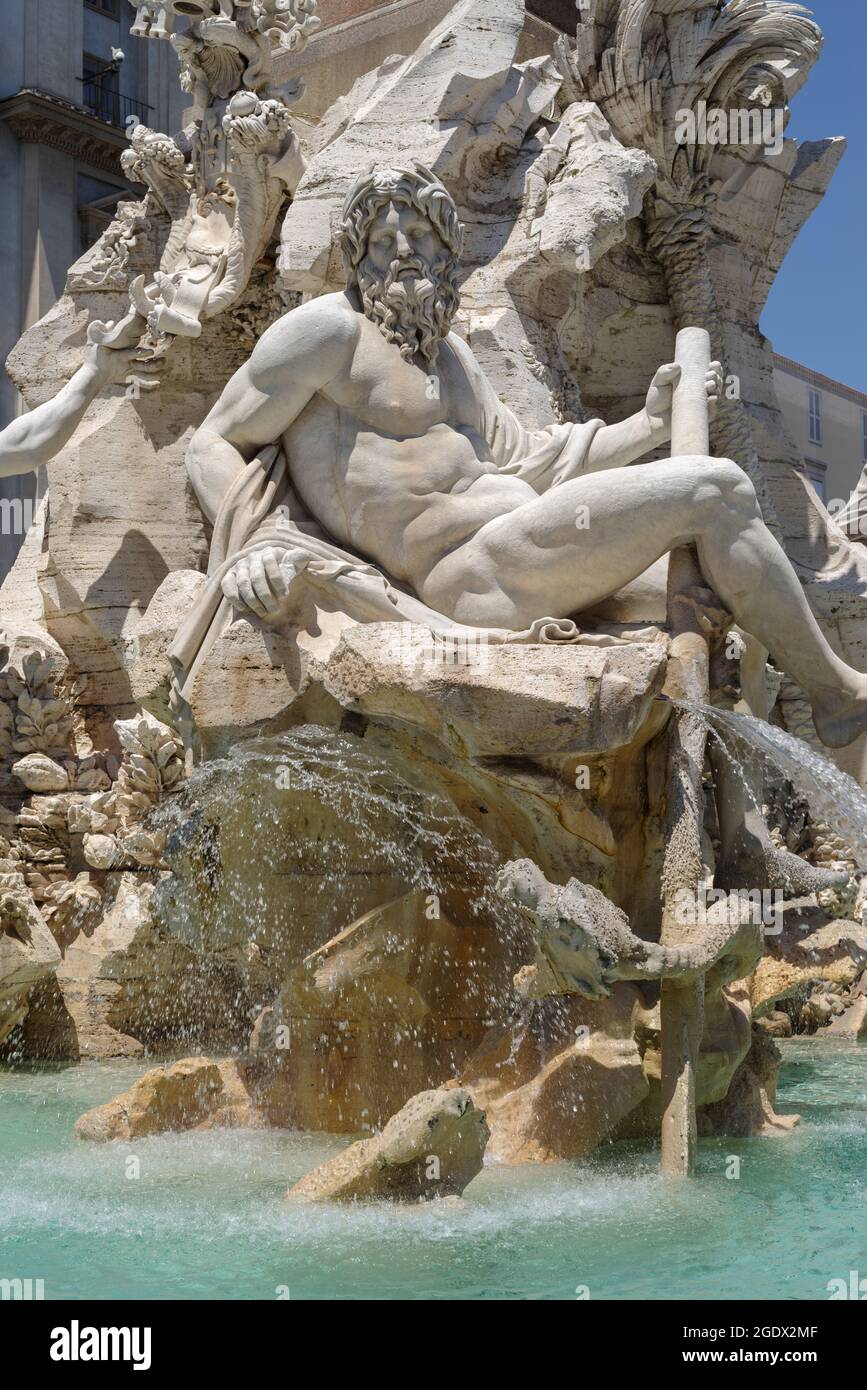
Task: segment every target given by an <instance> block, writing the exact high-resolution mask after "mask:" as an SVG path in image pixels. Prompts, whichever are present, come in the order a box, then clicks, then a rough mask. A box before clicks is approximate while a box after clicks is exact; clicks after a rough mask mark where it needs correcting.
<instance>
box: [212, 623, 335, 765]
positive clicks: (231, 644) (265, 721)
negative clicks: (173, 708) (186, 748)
mask: <svg viewBox="0 0 867 1390" xmlns="http://www.w3.org/2000/svg"><path fill="white" fill-rule="evenodd" d="M307 681H308V674H307V661H306V657H305V653H304V652H303V651H301V650H299V648H298V647H297V646H296V644H295V643H294V642H292V641H290V640H288V639H287V638H285V637H282V636H280V634H279V633H276V632H270V631H268V630H267V629H265V628H263V627H261V626H260V625H259V624H257V623H252V622H248V621H246V619H243V618H241V619H239V620H237V621H236V622H233V623H231V624H230V626H229V627H227V629H226V631H225V632H224V633H223V635H222V636H221V637H218V638H217V640H216V642H215V643H214V645H213V646H212V647H211V649H210V651H209V652H208V655H207V657H206V658H205V660H204V661H203V662H202V665H201V666H200V668H199V670H198V672H197V674H196V676H195V678H194V680H193V682H192V688H191V690H190V691H189V692H188V695H189V702H190V708H191V710H192V713H193V719H194V720H195V724H196V730H197V732H198V734H199V735H200V737H201V738H202V740H203V742H204V743H205V746H206V747H207V749H208V752H209V754H210V755H211V756H219V755H220V754H221V753H223V752H225V751H226V750H227V748H229V747H230V746H231V744H232V743H234V742H235V741H236V740H237V739H238V738H239V737H242V738H243V737H245V736H247V735H249V734H250V733H251V732H255V733H256V734H261V735H266V734H270V733H276V732H278V731H279V730H280V729H282V728H285V727H286V725H287V724H288V723H289V722H290V720H291V717H292V716H291V715H290V708H291V706H292V705H293V704H294V703H295V701H296V700H297V698H298V696H299V695H300V694H303V692H304V689H305V688H306V685H307Z"/></svg>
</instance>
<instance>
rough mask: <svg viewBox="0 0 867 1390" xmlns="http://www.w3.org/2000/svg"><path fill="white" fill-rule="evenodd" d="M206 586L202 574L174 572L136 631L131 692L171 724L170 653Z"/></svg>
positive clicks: (136, 699) (154, 597)
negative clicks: (184, 619) (184, 621)
mask: <svg viewBox="0 0 867 1390" xmlns="http://www.w3.org/2000/svg"><path fill="white" fill-rule="evenodd" d="M204 583H205V575H204V574H202V573H200V571H199V570H172V572H171V573H170V574H167V575H166V577H165V579H164V580H163V582H162V583H161V584H160V586H159V588H158V589H157V591H156V593H155V594H154V596H153V598H152V599H151V601H150V603H149V604H148V606H147V610H146V611H145V613H144V614H143V615H142V617H141V618H140V619H139V621H138V622H137V623H136V625H135V628H134V630H133V651H134V657H133V662H132V665H131V668H130V689H131V692H132V697H133V699H134V700H135V702H136V704H138V705H141V706H142V707H143V708H144V709H147V710H150V712H151V713H152V714H154V715H156V717H157V719H162V720H164V721H165V722H171V718H172V711H171V708H170V705H169V677H170V675H171V671H170V668H169V663H168V657H167V655H166V654H167V652H168V649H169V647H170V646H171V643H172V638H173V637H174V635H175V633H176V632H177V630H178V627H179V626H180V624H181V621H182V620H183V618H185V617H186V615H187V613H188V611H189V608H190V604H191V603H193V602H194V601H195V599H196V597H197V595H198V594H199V593H200V591H201V588H202V585H203V584H204Z"/></svg>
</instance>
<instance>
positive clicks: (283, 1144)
mask: <svg viewBox="0 0 867 1390" xmlns="http://www.w3.org/2000/svg"><path fill="white" fill-rule="evenodd" d="M781 1046H782V1048H783V1052H784V1056H785V1065H784V1067H783V1071H782V1075H781V1084H780V1090H779V1104H778V1109H780V1110H782V1111H784V1112H786V1111H788V1112H790V1111H793V1110H794V1111H797V1112H799V1113H800V1114H801V1115H802V1117H803V1120H802V1124H801V1125H800V1126H799V1127H798V1128H797V1129H796V1130H795V1131H794V1133H793V1134H792V1135H790V1136H789V1137H787V1138H782V1139H781V1138H754V1139H746V1140H744V1139H724V1140H703V1141H701V1143H700V1146H699V1162H698V1172H697V1176H696V1179H695V1181H694V1182H691V1183H683V1184H681V1183H676V1182H675V1183H673V1182H670V1181H667V1180H665V1179H663V1178H661V1177H660V1176H659V1174H658V1172H657V1171H656V1169H657V1162H658V1155H657V1151H656V1148H655V1146H653V1145H651V1144H648V1145H623V1144H621V1145H615V1146H609V1147H606V1148H603V1149H602V1150H600V1151H598V1152H597V1153H596V1154H595V1155H594V1156H593V1158H592V1159H590V1160H587V1161H585V1162H583V1163H581V1164H577V1165H576V1164H557V1165H551V1166H547V1165H528V1166H526V1167H520V1168H504V1167H497V1166H488V1167H486V1168H485V1170H484V1172H483V1173H482V1174H481V1175H480V1176H479V1177H478V1178H477V1179H476V1180H475V1181H474V1182H473V1183H472V1185H471V1186H470V1188H468V1190H467V1195H466V1197H465V1198H464V1200H463V1202H462V1203H460V1204H452V1203H449V1202H446V1203H435V1204H432V1205H430V1206H426V1207H410V1208H393V1207H371V1206H369V1207H356V1208H348V1209H343V1208H316V1207H313V1208H296V1207H294V1205H290V1204H288V1203H285V1202H283V1201H282V1194H283V1193H284V1191H285V1190H286V1188H287V1187H288V1186H289V1184H290V1182H291V1181H293V1180H294V1179H295V1178H297V1177H299V1176H300V1175H301V1174H302V1173H303V1172H305V1171H307V1170H308V1169H309V1168H312V1167H313V1166H314V1165H315V1164H317V1163H318V1162H320V1161H321V1160H322V1159H323V1158H325V1157H326V1156H328V1155H330V1154H332V1153H335V1152H336V1151H337V1150H338V1149H340V1148H341V1147H342V1146H343V1145H344V1144H345V1142H346V1140H345V1138H343V1137H341V1138H331V1137H328V1136H321V1135H302V1134H296V1133H290V1132H288V1131H281V1130H267V1131H253V1130H251V1131H238V1130H223V1131H220V1130H217V1131H210V1132H205V1133H201V1134H184V1135H165V1136H160V1137H157V1138H152V1139H144V1140H140V1141H137V1142H136V1143H135V1144H133V1145H127V1144H123V1143H119V1144H110V1145H106V1146H96V1145H87V1144H83V1143H80V1142H78V1141H77V1140H76V1139H75V1138H74V1137H73V1133H72V1127H73V1123H74V1121H75V1119H76V1117H77V1116H78V1115H79V1114H80V1113H81V1112H82V1111H83V1110H85V1109H86V1108H87V1107H88V1106H91V1105H95V1104H98V1103H100V1102H101V1101H104V1100H106V1099H107V1098H108V1097H109V1096H111V1095H113V1094H115V1093H116V1092H117V1091H119V1090H121V1089H122V1088H124V1087H126V1086H128V1085H130V1083H131V1082H132V1081H133V1079H134V1078H135V1077H136V1076H137V1075H138V1074H139V1073H140V1072H141V1071H142V1070H144V1066H143V1065H142V1064H140V1063H127V1062H123V1063H103V1064H92V1063H89V1064H85V1065H83V1066H78V1067H74V1068H67V1069H57V1068H54V1069H42V1070H32V1071H17V1072H4V1073H0V1278H2V1277H16V1276H17V1277H22V1278H28V1277H30V1278H34V1279H36V1278H41V1279H44V1281H45V1295H46V1298H49V1299H51V1298H87V1297H94V1298H103V1299H118V1298H185V1299H202V1298H223V1299H275V1298H278V1297H286V1296H287V1294H288V1296H289V1297H290V1298H292V1299H311V1298H328V1299H338V1300H340V1299H389V1298H410V1299H451V1298H460V1299H573V1298H575V1297H577V1296H579V1295H578V1293H577V1292H576V1291H578V1290H580V1288H581V1286H588V1287H589V1291H590V1297H591V1299H625V1298H641V1299H654V1298H674V1299H680V1298H683V1299H686V1298H698V1299H712V1298H755V1299H772V1298H791V1299H816V1298H818V1299H824V1298H827V1297H828V1292H827V1284H828V1281H829V1280H831V1279H834V1278H848V1274H849V1271H850V1270H852V1269H859V1268H860V1270H861V1272H862V1275H863V1274H867V1266H865V1220H864V1211H865V1209H867V1206H865V1204H867V1044H865V1043H861V1044H854V1043H845V1042H832V1041H830V1040H827V1039H822V1040H816V1039H796V1040H791V1041H787V1042H784V1043H782V1044H781ZM729 1155H737V1156H739V1157H740V1160H741V1165H740V1177H739V1178H738V1179H736V1180H735V1179H731V1178H727V1177H726V1171H727V1168H729V1170H730V1168H731V1165H730V1164H728V1157H729ZM130 1156H134V1157H136V1158H138V1160H139V1163H140V1176H139V1177H138V1178H133V1177H128V1176H127V1172H128V1171H130V1165H129V1164H128V1159H129V1157H130ZM663 1270H664V1271H665V1273H664V1277H663V1276H662V1275H661V1274H660V1271H663Z"/></svg>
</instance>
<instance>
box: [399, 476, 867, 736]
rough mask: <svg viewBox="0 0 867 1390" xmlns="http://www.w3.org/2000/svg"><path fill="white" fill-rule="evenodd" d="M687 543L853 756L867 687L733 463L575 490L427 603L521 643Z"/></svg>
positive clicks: (485, 537)
mask: <svg viewBox="0 0 867 1390" xmlns="http://www.w3.org/2000/svg"><path fill="white" fill-rule="evenodd" d="M689 542H694V543H695V544H696V545H697V546H698V553H699V559H700V561H701V567H702V571H703V573H704V575H705V577H706V578H707V580H708V582H709V584H710V585H711V586H712V587H713V589H714V590H715V592H716V593H717V594H719V596H720V598H721V599H722V601H723V603H724V604H725V605H726V607H727V608H728V609H729V611H730V612H731V613H732V614H733V615H734V617H735V619H736V620H737V622H738V623H739V624H740V626H741V627H742V628H744V629H745V630H746V631H747V632H749V633H752V635H753V636H754V637H755V638H757V640H758V641H759V642H761V643H762V645H763V646H765V647H767V649H768V651H770V652H771V653H772V654H773V656H774V658H775V660H776V661H777V662H778V664H779V665H780V666H781V667H782V669H783V670H784V671H785V672H786V673H787V674H788V675H789V676H790V677H791V678H792V679H793V680H794V681H796V682H797V683H798V685H800V687H801V689H802V690H803V691H804V692H805V694H806V695H807V697H808V698H809V700H810V702H811V704H812V706H813V716H814V720H815V722H816V728H817V730H818V732H819V736H820V737H821V738H822V739H823V740H824V742H825V743H827V744H828V745H829V746H831V747H841V746H843V745H844V744H846V743H850V742H852V740H853V739H855V738H857V737H858V735H859V734H860V733H861V732H863V731H864V730H867V676H864V675H860V674H859V673H858V672H857V671H855V670H853V669H852V668H851V667H850V666H847V665H846V663H845V662H843V661H841V660H840V658H839V657H838V656H837V655H836V654H835V653H834V652H833V650H832V649H831V647H830V646H829V644H828V642H827V641H826V639H825V636H824V634H823V633H822V631H821V629H820V627H819V625H818V623H817V622H816V619H815V618H814V616H813V614H812V612H811V610H810V606H809V604H808V603H807V600H806V598H805V596H804V592H803V589H802V587H801V583H800V581H799V579H798V577H797V575H796V574H795V571H794V569H793V568H792V566H791V564H790V563H789V560H788V557H787V556H786V554H785V551H784V550H783V549H782V548H781V546H779V545H778V543H777V542H776V540H775V539H774V537H773V536H772V535H771V533H770V531H769V530H768V528H767V527H766V526H765V524H764V521H763V520H762V515H761V511H760V509H759V505H758V501H757V499H756V494H755V491H754V489H753V486H752V483H751V482H750V480H749V478H748V477H747V476H746V474H745V473H744V472H743V470H742V469H740V468H739V467H738V466H737V464H735V463H732V462H731V460H729V459H711V458H703V457H692V458H678V459H668V460H665V461H663V462H660V463H647V464H641V465H638V466H636V467H632V468H622V469H616V470H612V471H609V472H601V473H589V474H586V475H584V476H583V477H581V478H575V479H573V480H572V481H570V482H567V483H563V484H561V485H560V486H559V487H557V488H552V489H551V491H550V492H547V493H545V494H544V495H543V496H541V497H539V498H536V499H534V500H533V501H531V502H526V503H524V504H523V505H522V506H520V507H517V508H516V509H515V510H514V511H512V512H509V513H507V514H506V515H505V516H502V517H497V518H496V520H494V521H491V522H489V523H488V524H487V525H486V526H484V527H482V529H481V530H480V531H479V532H477V534H476V535H475V536H474V537H473V539H472V540H471V541H470V542H468V543H466V544H465V545H463V546H461V547H459V549H458V550H457V551H453V552H452V553H451V554H450V555H447V556H446V557H445V558H444V559H443V560H442V561H441V562H440V563H439V564H438V565H437V566H436V567H435V569H434V570H433V571H432V573H431V575H430V576H429V580H428V582H427V583H426V584H425V586H424V590H423V594H422V596H423V597H424V599H425V601H426V602H428V603H430V604H431V605H432V606H433V607H437V608H439V609H440V611H441V612H448V613H449V614H450V616H452V617H454V618H455V619H456V620H457V621H459V622H465V623H469V624H479V625H485V626H491V627H493V626H499V625H502V626H507V627H512V628H515V629H519V628H522V627H526V626H528V625H529V624H530V623H531V622H532V621H533V620H534V619H535V618H539V617H545V616H563V615H565V614H571V613H580V612H581V611H582V610H584V609H586V608H590V607H591V606H592V605H593V604H596V603H600V602H601V601H602V600H603V599H604V598H607V597H608V596H609V595H611V594H613V593H615V592H616V591H617V590H618V589H620V588H622V586H623V585H624V584H627V583H629V582H630V581H631V580H632V579H635V578H636V576H637V575H639V574H641V573H642V572H643V571H644V570H645V569H647V568H648V567H649V566H650V565H651V564H653V562H654V560H656V559H658V558H659V556H660V555H664V554H665V553H666V551H669V550H671V549H672V548H673V547H675V546H679V545H684V544H686V543H689Z"/></svg>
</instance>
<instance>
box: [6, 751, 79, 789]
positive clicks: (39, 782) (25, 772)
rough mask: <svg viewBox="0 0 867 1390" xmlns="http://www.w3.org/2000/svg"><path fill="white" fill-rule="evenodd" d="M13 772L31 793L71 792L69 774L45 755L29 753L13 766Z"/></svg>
mask: <svg viewBox="0 0 867 1390" xmlns="http://www.w3.org/2000/svg"><path fill="white" fill-rule="evenodd" d="M12 771H13V773H14V774H15V776H16V777H17V778H18V779H19V781H21V782H23V783H24V785H25V787H26V788H27V790H28V791H29V792H65V791H68V790H69V773H68V772H67V771H66V768H65V767H61V765H60V763H58V762H55V760H54V759H53V758H49V757H46V755H45V754H44V753H28V754H27V755H26V757H24V758H19V759H18V762H17V763H13V764H12Z"/></svg>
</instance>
